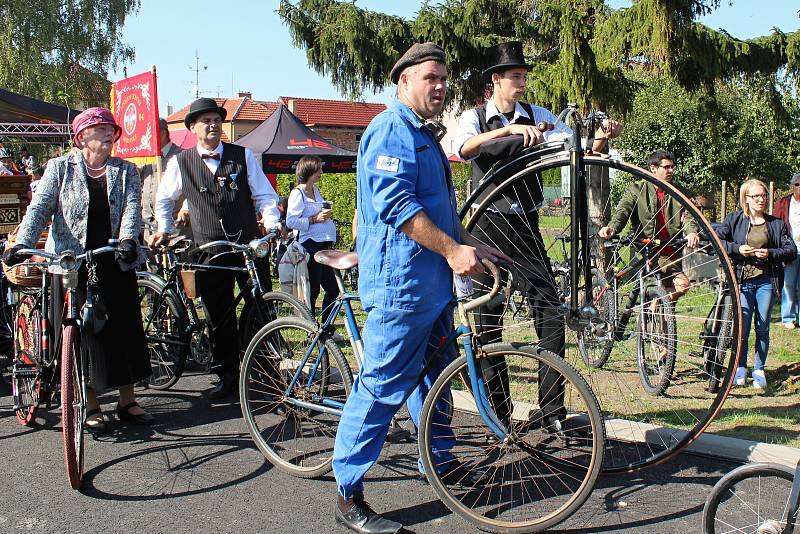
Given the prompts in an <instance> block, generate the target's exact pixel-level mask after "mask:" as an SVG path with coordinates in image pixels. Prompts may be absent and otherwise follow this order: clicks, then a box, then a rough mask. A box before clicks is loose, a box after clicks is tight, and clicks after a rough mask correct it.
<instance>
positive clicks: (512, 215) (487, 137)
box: [455, 41, 620, 428]
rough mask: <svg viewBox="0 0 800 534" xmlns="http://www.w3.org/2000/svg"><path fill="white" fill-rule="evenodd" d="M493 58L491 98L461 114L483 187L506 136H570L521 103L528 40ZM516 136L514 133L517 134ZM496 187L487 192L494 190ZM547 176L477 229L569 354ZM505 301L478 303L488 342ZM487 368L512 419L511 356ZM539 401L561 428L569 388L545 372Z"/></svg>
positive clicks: (543, 338) (550, 340) (465, 144)
mask: <svg viewBox="0 0 800 534" xmlns="http://www.w3.org/2000/svg"><path fill="white" fill-rule="evenodd" d="M486 55H487V64H488V65H489V66H488V67H487V68H486V70H484V71H483V76H484V79H485V80H486V81H487V83H490V84H491V87H492V93H491V96H490V98H489V99H488V100H487V101H486V102H485V103H484V104H483V105H481V106H479V107H477V108H474V109H471V110H469V111H466V112H464V113H463V114H462V115H461V118H460V119H459V125H458V132H457V134H456V139H455V145H456V147H458V154H459V155H460V156H461V157H462V158H463V159H464V160H466V161H471V162H472V181H473V188H477V187H478V185H479V183H480V181H481V180H482V178H483V176H484V174H485V173H486V172H487V171H488V170H489V169H490V168H491V166H492V165H493V164H494V163H496V162H497V161H498V160H499V159H501V158H502V157H503V155H507V154H508V146H509V145H510V143H509V144H505V145H503V144H501V143H497V142H495V141H496V140H499V139H501V138H507V139H508V141H510V142H515V143H516V144H517V147H518V148H524V147H530V146H533V145H536V144H538V143H541V142H543V141H551V140H558V139H565V138H567V137H569V136H570V135H571V134H572V131H571V129H570V128H568V127H567V126H566V125H564V124H563V123H560V124H555V122H556V116H555V115H553V114H552V113H551V112H550V111H548V110H546V109H544V108H542V107H539V106H533V105H531V104H528V103H525V102H521V101H520V99H521V98H522V96H523V95H524V93H525V88H526V78H527V75H528V71H529V70H530V67H531V66H530V65H529V64H528V63H527V62H526V61H525V57H524V55H523V51H522V43H520V42H519V41H512V42H507V43H500V44H498V45H495V46H492V47H490V48H489V49H487V51H486ZM539 122H547V123H551V124H555V129H553V130H550V131H547V132H541V131H540V130H539V129H537V128H536V124H537V123H539ZM606 126H607V128H606V129H607V130H608V132H606V131H604V130H603V129H598V131H597V132H596V139H595V142H594V145H593V149H594V150H596V151H599V150H601V149H602V148H603V147H604V145H605V143H606V140H607V139H608V138H610V137H612V136H616V135H618V134H619V133H620V127H619V125H618V124H617V123H616V122H613V121H611V123H610V124H607V125H606ZM512 136H516V137H512ZM490 141H491V143H490ZM494 189H495V188H494V186H490V187H489V188H488V189H487V190H486V193H485V195H484V196H483V197H482V198H481V200H483V198H486V197H487V196H488V195H490V194H491V193H492V192H493V191H494ZM541 191H542V184H541V178H540V177H538V176H536V177H535V178H534V180H533V181H532V182H531V183H526V184H524V185H522V186H519V187H512V188H509V190H508V193H507V194H505V195H503V196H502V197H500V198H498V199H497V200H495V201H494V202H493V204H492V208H491V209H490V210H487V212H486V213H485V216H483V217H482V218H481V220H480V221H478V224H477V226H476V228H475V230H473V233H474V235H475V237H476V238H478V239H479V240H480V241H482V242H484V243H487V244H490V245H492V246H493V247H496V248H498V249H500V250H502V251H503V252H505V253H507V254H508V255H509V256H511V257H512V258H513V260H514V264H513V265H512V266H511V267H510V269H511V271H512V274H513V280H514V285H515V289H518V290H519V291H520V292H521V293H522V294H523V295H525V296H526V298H527V299H528V303H529V305H530V306H531V309H532V311H533V313H534V326H535V328H536V334H537V336H538V337H539V340H540V342H539V343H540V346H541V347H542V348H544V349H547V350H549V351H551V352H553V353H555V354H558V355H560V356H562V357H563V356H564V336H565V328H564V317H563V315H562V313H561V312H560V311H559V305H560V300H559V298H558V294H557V292H556V287H557V286H556V283H555V280H554V278H553V273H552V270H551V266H550V260H549V258H548V257H547V252H546V248H545V246H544V241H543V239H542V234H541V232H540V230H539V214H538V211H537V210H538V208H539V207H540V202H541V201H542V199H543V196H542V195H541ZM475 281H476V285H478V286H479V287H491V281H490V280H488V279H487V278H486V277H481V276H478V277H476V278H475ZM503 305H504V304H503V303H502V302H500V301H494V302H491V303H489V304H487V305H486V306H483V307H481V308H480V310H479V312H478V313H477V314H476V318H477V329H478V330H480V331H481V332H482V333H481V341H482V342H483V343H492V342H495V341H500V338H501V336H502V317H503V309H502V307H503ZM484 364H485V369H484V372H485V374H486V375H488V376H489V377H490V378H489V379H488V381H487V383H488V386H489V390H490V393H491V399H492V402H493V405H494V408H495V411H496V413H497V415H498V416H499V417H500V418H501V419H508V418H509V417H510V415H511V411H512V409H513V406H512V405H511V401H510V399H509V398H508V395H507V394H506V392H507V391H508V384H507V380H508V379H507V372H506V365H505V362H503V361H499V362H484ZM539 380H540V387H539V392H540V399H539V401H540V404H541V406H542V410H543V411H544V413H545V415H546V417H548V419H550V423H551V424H552V425H553V426H554V428H555V427H558V426H559V425H560V419H561V418H563V416H564V415H565V412H564V407H563V399H562V396H563V392H562V391H561V388H560V386H559V385H558V377H557V376H554V373H552V372H550V373H548V372H547V370H546V369H545V370H544V372H541V373H539Z"/></svg>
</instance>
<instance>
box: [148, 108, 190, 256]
mask: <svg viewBox="0 0 800 534" xmlns="http://www.w3.org/2000/svg"><path fill="white" fill-rule="evenodd" d="M158 140H159V146H161V172H162V174H163V172H164V171H165V170H166V168H167V164H168V163H169V160H171V159H172V158H173V157H174V156H177V155H178V154H180V153H181V152H182V151H183V149H182V148H181V147H179V146H178V145H176V144H175V143H173V142H172V140H171V139H170V138H169V125H168V124H167V121H166V120H165V119H164V118H160V119H158ZM140 176H141V178H142V222H144V223H147V224H146V225H145V229H144V237H145V239H146V240H148V241H149V240H150V236H151V235H153V233H154V231H155V229H156V227H157V226H158V223H157V222H156V192H157V191H158V176H156V167H155V165H152V164H148V165H145V166H143V167H142V172H141V173H140ZM185 200H186V199H185V197H184V196H183V195H181V197H179V198H178V199H177V201H176V202H175V208H174V211H173V214H172V215H173V219H174V220H176V221H177V223H178V225H179V226H181V227H182V228H181V234H183V235H185V236H187V237H189V238H191V237H192V232H191V229H190V228H189V224H188V223H189V211H188V210H183V204H184V201H185Z"/></svg>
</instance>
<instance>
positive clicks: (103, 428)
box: [83, 408, 108, 434]
mask: <svg viewBox="0 0 800 534" xmlns="http://www.w3.org/2000/svg"><path fill="white" fill-rule="evenodd" d="M98 414H99V415H100V417H99V418H98V419H92V417H94V416H95V415H98ZM83 426H84V428H86V430H88V431H89V432H91V433H92V434H105V433H106V432H108V425H107V424H106V420H105V417H103V411H102V410H101V409H100V408H94V409H93V410H89V411H88V412H86V418H85V419H84V420H83Z"/></svg>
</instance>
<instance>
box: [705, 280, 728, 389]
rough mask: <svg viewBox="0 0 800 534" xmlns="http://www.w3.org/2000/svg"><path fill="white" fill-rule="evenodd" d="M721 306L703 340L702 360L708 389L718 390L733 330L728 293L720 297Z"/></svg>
mask: <svg viewBox="0 0 800 534" xmlns="http://www.w3.org/2000/svg"><path fill="white" fill-rule="evenodd" d="M719 307H720V308H721V309H720V310H717V311H718V313H719V316H718V317H719V319H718V320H717V321H716V324H709V325H708V328H709V330H710V332H711V333H710V335H708V336H707V337H706V338H705V339H704V340H703V362H704V365H705V371H706V373H707V374H708V391H709V392H710V393H716V392H717V391H719V386H720V382H721V379H722V371H723V370H724V369H725V362H723V361H722V359H723V356H724V355H725V354H726V353H727V351H728V349H729V348H730V346H731V342H732V332H733V306H732V305H731V297H730V295H725V296H724V297H723V298H722V304H720V305H719Z"/></svg>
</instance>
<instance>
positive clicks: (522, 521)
mask: <svg viewBox="0 0 800 534" xmlns="http://www.w3.org/2000/svg"><path fill="white" fill-rule="evenodd" d="M501 359H502V363H501ZM484 364H488V365H484ZM541 364H546V365H547V366H548V369H549V371H548V373H549V375H550V377H551V378H552V379H554V380H555V382H553V383H556V382H557V383H560V384H561V386H562V387H563V393H562V394H563V397H564V398H563V404H562V406H563V411H561V410H559V411H558V412H553V413H550V415H552V416H554V417H555V418H556V419H558V420H559V422H560V423H559V424H561V422H563V425H564V426H563V427H560V428H562V429H563V430H564V433H565V434H567V433H570V434H571V435H572V436H574V438H575V440H576V441H577V443H575V444H567V443H566V442H563V441H562V437H563V436H561V435H560V434H559V431H557V430H556V428H555V427H553V426H550V427H548V426H547V425H548V421H550V419H549V418H548V417H547V412H548V410H547V409H542V408H541V406H542V402H540V400H539V399H541V398H547V396H548V395H549V393H545V391H552V390H551V389H550V386H547V385H544V384H547V383H548V382H547V379H543V380H544V381H540V378H539V377H540V375H541V372H542V371H541V367H540V365H541ZM476 365H478V366H479V368H480V369H482V370H483V371H482V372H483V373H484V374H483V376H490V375H491V374H492V372H494V371H498V370H499V369H500V367H504V368H505V372H507V373H508V379H509V382H508V383H509V384H510V388H509V389H507V390H505V391H504V393H505V395H501V397H497V396H496V395H495V394H491V393H490V397H489V398H490V399H493V400H490V401H489V402H490V405H491V406H492V409H493V410H494V414H495V416H496V417H498V418H499V419H500V420H501V421H505V422H506V424H508V425H510V427H511V428H512V432H511V436H512V437H510V438H509V439H507V440H506V441H504V442H500V441H499V440H498V439H497V437H496V436H495V435H494V434H492V432H491V431H490V430H489V429H488V427H487V426H486V424H485V422H484V421H483V419H482V417H481V416H480V415H479V414H478V410H477V407H476V405H475V400H474V396H473V395H472V393H471V389H470V388H469V385H468V384H466V383H464V380H466V378H465V375H466V374H467V372H466V368H467V359H466V357H464V356H462V357H460V358H458V359H456V360H455V361H454V362H453V363H451V364H450V365H449V366H448V367H447V368H446V369H445V370H444V371H443V372H442V374H441V375H440V376H439V378H438V379H437V381H436V382H435V383H434V385H433V386H432V387H431V390H430V392H429V393H428V394H427V396H426V398H425V403H424V405H423V408H422V411H421V414H420V435H419V444H420V458H421V459H422V463H423V467H424V469H425V473H426V474H427V478H428V480H429V482H430V483H431V487H432V488H433V489H434V491H435V492H436V494H437V496H438V497H439V498H440V499H441V500H442V502H444V503H445V504H446V505H447V506H448V508H450V509H451V510H453V511H454V512H456V513H458V514H459V515H461V516H462V517H464V518H465V519H467V520H468V521H470V522H471V523H473V524H475V525H477V526H478V528H480V529H481V530H488V531H491V532H539V531H541V530H545V529H547V528H550V527H552V526H554V525H557V524H558V523H560V522H562V521H564V520H565V519H567V518H568V517H569V516H570V515H572V514H573V513H574V512H575V511H576V510H577V509H578V508H579V507H580V506H581V504H583V503H584V502H585V501H586V499H587V498H588V497H589V495H590V493H591V491H592V489H593V487H594V483H595V481H596V479H597V476H598V474H599V473H600V467H601V464H602V456H603V451H604V430H603V422H602V416H601V413H600V408H599V406H598V404H597V401H596V399H595V398H594V395H593V394H592V392H591V389H590V388H589V386H588V384H586V382H585V381H584V380H583V379H582V378H581V377H580V375H579V374H578V373H577V371H575V369H574V368H572V367H571V366H570V365H568V364H567V363H566V362H564V361H563V360H561V359H560V358H558V357H557V356H555V355H553V354H552V353H548V352H547V351H541V350H537V349H535V348H533V347H525V346H512V345H506V344H492V345H487V346H484V347H483V351H482V352H481V355H480V357H478V358H477V359H476ZM534 376H535V377H536V378H535V379H534V378H532V377H534ZM556 377H558V378H556ZM492 380H493V379H491V378H490V379H488V380H487V382H485V384H486V387H487V388H488V389H489V390H490V391H495V392H496V393H497V392H500V390H498V389H494V390H493V389H492ZM545 404H546V403H545ZM504 405H505V406H504ZM450 432H452V437H449V436H450V434H449V433H450ZM434 436H436V439H437V440H441V441H437V443H439V445H434V439H435V438H434ZM440 445H444V447H443V448H439V446H440ZM448 470H449V473H448V474H446V475H441V474H439V473H441V472H443V471H445V472H448ZM456 470H461V471H460V472H459V473H458V474H456V475H453V474H452V473H454V472H455V471H456ZM475 474H477V475H478V477H477V480H475V479H476V477H475Z"/></svg>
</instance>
